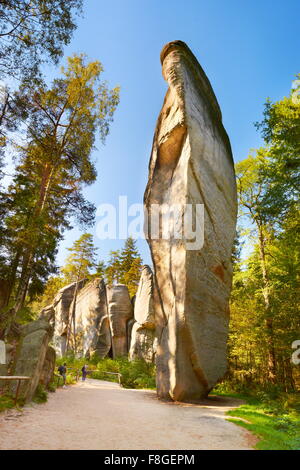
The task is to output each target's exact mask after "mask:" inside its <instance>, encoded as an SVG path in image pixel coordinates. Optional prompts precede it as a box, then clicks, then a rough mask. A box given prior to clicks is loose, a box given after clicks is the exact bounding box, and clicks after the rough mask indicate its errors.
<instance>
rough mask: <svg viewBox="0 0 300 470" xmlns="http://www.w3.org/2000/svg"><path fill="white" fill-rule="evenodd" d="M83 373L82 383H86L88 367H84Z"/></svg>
mask: <svg viewBox="0 0 300 470" xmlns="http://www.w3.org/2000/svg"><path fill="white" fill-rule="evenodd" d="M81 372H82V381H83V382H84V381H85V379H86V376H87V366H86V365H84V366H83V368H82V369H81Z"/></svg>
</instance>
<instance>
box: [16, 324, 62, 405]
mask: <svg viewBox="0 0 300 470" xmlns="http://www.w3.org/2000/svg"><path fill="white" fill-rule="evenodd" d="M52 334H53V330H52V327H51V325H50V324H49V323H48V322H47V321H45V320H36V321H34V322H31V323H28V324H26V325H24V326H23V327H22V333H21V339H20V344H19V347H18V353H17V357H16V360H15V361H16V365H15V369H14V371H13V375H17V376H28V377H31V380H30V381H28V382H23V383H22V385H21V394H22V395H23V396H24V398H26V401H30V400H31V399H32V397H33V395H34V393H35V391H36V388H37V386H38V384H39V383H40V380H41V378H42V377H43V374H44V380H46V381H47V384H48V383H49V381H50V380H51V378H52V374H53V368H54V367H53V366H54V363H55V353H53V352H51V353H49V352H48V356H46V354H47V351H49V350H48V344H49V341H50V340H51V338H52ZM49 354H50V355H51V358H52V359H51V360H50V358H49ZM45 359H46V364H45ZM47 362H48V363H47ZM49 362H51V363H52V366H51V365H49ZM51 367H53V368H52V372H51ZM15 386H16V384H13V385H12V387H13V388H15Z"/></svg>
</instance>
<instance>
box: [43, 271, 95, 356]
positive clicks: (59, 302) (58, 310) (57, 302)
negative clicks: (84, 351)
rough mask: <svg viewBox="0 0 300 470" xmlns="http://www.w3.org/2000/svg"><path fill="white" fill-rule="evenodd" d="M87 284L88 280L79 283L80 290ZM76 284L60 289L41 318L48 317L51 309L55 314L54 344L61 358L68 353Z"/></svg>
mask: <svg viewBox="0 0 300 470" xmlns="http://www.w3.org/2000/svg"><path fill="white" fill-rule="evenodd" d="M85 283H86V279H82V280H81V281H79V286H78V289H81V288H82V287H83V286H84V285H85ZM75 287H76V282H73V283H72V284H69V285H68V286H65V287H63V288H62V289H60V291H59V292H58V294H57V295H56V296H55V299H54V301H53V304H52V305H50V306H48V307H46V308H45V309H43V311H42V312H41V316H45V315H47V313H48V312H49V311H51V309H52V308H53V309H54V313H55V332H54V342H55V349H56V351H57V353H58V354H59V355H60V356H64V355H65V354H66V352H67V331H68V325H69V321H70V320H71V319H70V307H71V303H72V301H73V298H74V291H75Z"/></svg>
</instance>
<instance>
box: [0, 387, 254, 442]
mask: <svg viewBox="0 0 300 470" xmlns="http://www.w3.org/2000/svg"><path fill="white" fill-rule="evenodd" d="M238 404H239V403H237V402H233V401H232V400H229V399H225V398H218V399H215V400H207V401H206V402H203V404H201V405H190V404H176V403H166V402H161V401H159V400H157V399H156V395H155V392H152V391H145V390H126V389H122V388H120V387H119V385H117V384H114V383H111V382H103V381H100V380H92V379H89V380H87V381H86V382H85V383H78V384H77V385H74V386H69V387H67V388H66V389H60V390H58V391H57V392H56V393H54V394H49V400H48V402H47V403H45V404H43V405H30V406H26V407H25V408H24V409H23V411H22V412H19V413H18V412H16V411H15V410H13V411H12V410H10V411H8V412H6V413H3V414H1V415H0V449H2V450H4V449H68V450H71V449H109V450H110V449H112V450H117V449H120V450H127V449H144V450H147V449H148V450H152V449H166V450H172V449H174V450H176V449H179V450H182V449H183V450H184V449H192V450H196V449H251V447H252V445H253V442H254V441H253V439H254V438H253V437H252V436H251V434H249V433H248V432H247V431H245V430H243V429H242V428H240V427H238V426H236V425H234V424H232V423H229V422H228V421H226V420H225V416H224V413H225V412H226V410H228V409H229V408H232V407H234V406H238Z"/></svg>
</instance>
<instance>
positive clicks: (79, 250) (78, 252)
mask: <svg viewBox="0 0 300 470" xmlns="http://www.w3.org/2000/svg"><path fill="white" fill-rule="evenodd" d="M68 250H69V251H70V255H69V256H68V258H67V259H66V264H65V265H64V266H63V267H62V269H61V272H62V274H63V276H64V279H65V281H66V284H69V283H71V282H75V281H78V280H79V279H83V278H89V277H90V275H91V269H93V268H95V267H96V252H97V248H95V246H94V242H93V236H92V235H91V234H90V233H84V234H83V235H81V237H80V238H79V239H78V240H76V241H75V242H74V244H73V246H72V247H71V248H68Z"/></svg>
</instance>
